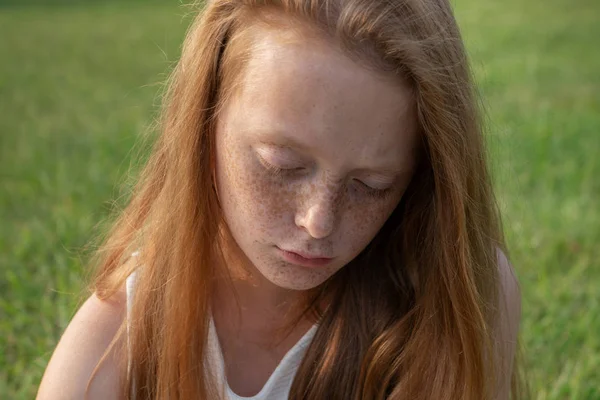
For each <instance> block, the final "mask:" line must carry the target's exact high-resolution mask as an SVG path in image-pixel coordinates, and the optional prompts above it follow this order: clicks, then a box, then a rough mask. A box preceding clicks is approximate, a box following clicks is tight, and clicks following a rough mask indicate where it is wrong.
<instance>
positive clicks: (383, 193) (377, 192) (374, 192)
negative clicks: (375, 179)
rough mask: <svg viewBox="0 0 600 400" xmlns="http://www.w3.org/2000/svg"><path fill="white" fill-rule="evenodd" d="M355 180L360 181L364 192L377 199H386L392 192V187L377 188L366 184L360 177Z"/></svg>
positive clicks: (359, 183)
mask: <svg viewBox="0 0 600 400" xmlns="http://www.w3.org/2000/svg"><path fill="white" fill-rule="evenodd" d="M355 181H356V182H357V183H358V185H360V186H361V187H362V190H363V191H364V193H366V194H367V195H368V196H370V197H373V198H376V199H385V198H386V197H388V196H389V195H390V194H392V188H391V187H390V188H386V189H375V188H372V187H371V186H369V185H367V184H365V183H364V182H361V181H359V180H358V179H355Z"/></svg>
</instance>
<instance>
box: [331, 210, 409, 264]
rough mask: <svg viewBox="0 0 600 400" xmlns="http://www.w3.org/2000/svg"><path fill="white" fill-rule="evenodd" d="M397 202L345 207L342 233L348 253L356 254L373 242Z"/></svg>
mask: <svg viewBox="0 0 600 400" xmlns="http://www.w3.org/2000/svg"><path fill="white" fill-rule="evenodd" d="M398 201H399V200H398ZM398 201H393V200H392V201H386V202H366V203H354V204H352V205H350V206H348V207H347V209H346V213H345V217H344V218H343V221H344V223H343V225H345V226H343V227H342V232H345V239H344V241H345V242H346V243H347V245H348V246H349V247H350V249H349V251H351V252H352V253H356V254H357V253H359V252H360V251H362V250H363V249H364V248H365V247H366V246H367V245H368V244H369V243H370V242H371V240H373V238H374V237H375V235H376V234H377V232H379V230H380V229H381V227H382V226H383V224H384V223H385V221H387V219H388V218H389V216H390V215H391V213H392V212H393V210H394V208H395V207H396V205H397V204H398Z"/></svg>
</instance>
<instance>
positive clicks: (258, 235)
mask: <svg viewBox="0 0 600 400" xmlns="http://www.w3.org/2000/svg"><path fill="white" fill-rule="evenodd" d="M256 40H257V48H258V49H259V50H257V51H255V52H254V54H253V55H252V58H251V60H250V61H249V64H248V66H247V68H246V70H245V71H244V75H243V80H242V85H241V89H240V90H239V92H237V93H236V95H235V97H234V98H233V99H232V100H231V101H230V102H229V103H228V104H227V105H226V107H225V109H224V110H223V112H222V114H221V115H220V116H219V120H218V124H217V125H218V126H217V132H216V169H215V174H216V182H217V190H218V193H219V199H220V202H221V206H222V208H223V213H224V217H225V221H226V224H227V228H228V230H229V232H230V233H231V236H232V238H233V240H235V243H236V244H237V246H239V249H241V251H242V252H243V254H244V255H245V257H246V258H247V260H248V261H249V263H248V264H249V265H246V266H245V267H246V268H249V269H250V270H255V271H257V272H259V273H260V274H262V276H263V277H264V278H266V279H267V280H268V281H269V282H271V283H272V284H273V285H276V286H277V287H280V288H285V289H295V290H306V289H310V288H314V287H316V286H318V285H320V284H321V283H323V282H324V281H325V280H326V279H328V278H329V277H331V276H332V275H333V274H335V272H337V271H338V270H340V269H341V268H343V267H344V266H345V265H346V264H347V263H348V262H349V261H351V260H352V259H353V258H354V257H356V256H357V255H358V254H359V253H360V252H361V251H362V250H363V249H364V248H365V247H366V246H367V245H368V243H369V242H370V241H371V240H372V239H373V238H374V236H375V235H376V233H377V232H378V231H379V229H380V228H381V227H382V226H383V224H384V222H385V221H386V219H387V218H388V217H389V216H390V214H391V213H392V211H393V210H394V208H395V207H396V206H397V204H398V202H399V201H400V199H401V197H402V194H403V193H404V190H405V188H406V185H407V184H408V182H409V180H410V177H411V174H412V170H413V164H414V148H415V142H416V134H415V130H414V113H413V107H412V103H411V99H410V96H409V94H408V90H407V89H406V88H405V87H404V86H403V84H402V82H401V81H400V80H399V78H392V77H386V76H383V75H382V74H377V73H375V72H373V71H370V70H367V69H365V68H364V67H362V66H360V65H359V64H357V63H356V62H355V61H353V60H351V59H349V58H347V57H346V56H345V55H343V54H341V53H340V51H339V50H337V48H336V47H335V45H334V44H331V43H329V42H326V41H316V40H299V41H297V42H289V41H287V42H285V43H280V42H278V41H277V36H276V34H274V33H273V32H272V31H265V32H264V34H259V35H258V37H257V38H256ZM288 139H289V140H291V141H294V142H295V143H296V142H297V143H300V144H301V146H296V145H295V144H290V141H289V140H288ZM261 157H262V159H261ZM265 163H268V164H270V165H273V166H275V167H277V168H282V169H283V170H284V171H283V173H280V174H279V173H278V174H275V173H273V172H272V171H270V170H269V169H268V168H267V167H265ZM383 166H385V167H386V168H385V169H386V171H387V170H388V169H390V168H393V169H395V170H399V171H402V172H401V173H400V174H395V175H394V174H389V173H387V172H386V173H382V172H380V171H382V170H383V169H384V168H383ZM290 171H291V172H290ZM365 171H367V172H365ZM380 176H383V177H380ZM365 184H366V185H368V186H367V187H365ZM371 187H375V189H378V190H384V189H388V194H386V195H385V196H375V195H373V194H372V193H373V189H371ZM281 248H284V249H287V250H292V251H294V250H295V251H298V252H303V253H307V254H311V255H315V256H316V255H320V256H323V257H332V258H333V260H332V262H331V263H330V264H328V265H326V266H324V267H317V268H307V267H302V266H298V265H295V264H292V263H290V262H287V261H285V260H284V259H283V258H282V255H281V251H280V250H279V249H281Z"/></svg>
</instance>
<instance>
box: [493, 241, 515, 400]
mask: <svg viewBox="0 0 600 400" xmlns="http://www.w3.org/2000/svg"><path fill="white" fill-rule="evenodd" d="M498 278H499V299H498V305H499V307H498V319H497V326H496V339H495V341H496V351H497V353H498V356H499V361H500V363H499V365H498V367H499V369H500V371H499V374H498V377H499V378H500V381H499V382H498V384H499V385H500V387H499V391H498V397H497V399H501V400H505V399H508V398H509V393H510V387H511V377H512V371H513V368H514V360H515V354H516V351H517V341H518V340H517V339H518V336H519V324H520V320H521V290H520V287H519V282H518V280H517V276H516V274H515V271H514V269H513V267H512V265H511V263H510V262H509V260H508V259H507V257H506V255H505V254H504V253H503V252H502V251H501V250H498Z"/></svg>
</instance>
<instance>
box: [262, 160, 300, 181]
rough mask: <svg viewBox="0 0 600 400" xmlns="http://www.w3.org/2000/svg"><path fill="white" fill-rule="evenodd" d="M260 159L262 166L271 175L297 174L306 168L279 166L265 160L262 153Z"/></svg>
mask: <svg viewBox="0 0 600 400" xmlns="http://www.w3.org/2000/svg"><path fill="white" fill-rule="evenodd" d="M258 160H259V161H260V163H261V164H262V166H263V167H264V168H265V169H266V170H267V172H269V173H270V174H271V175H274V176H277V177H282V176H289V175H292V174H297V173H299V172H302V171H303V170H304V167H289V168H282V167H277V166H275V165H273V164H271V163H270V162H268V161H267V160H265V159H264V158H263V157H262V156H260V155H258Z"/></svg>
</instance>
